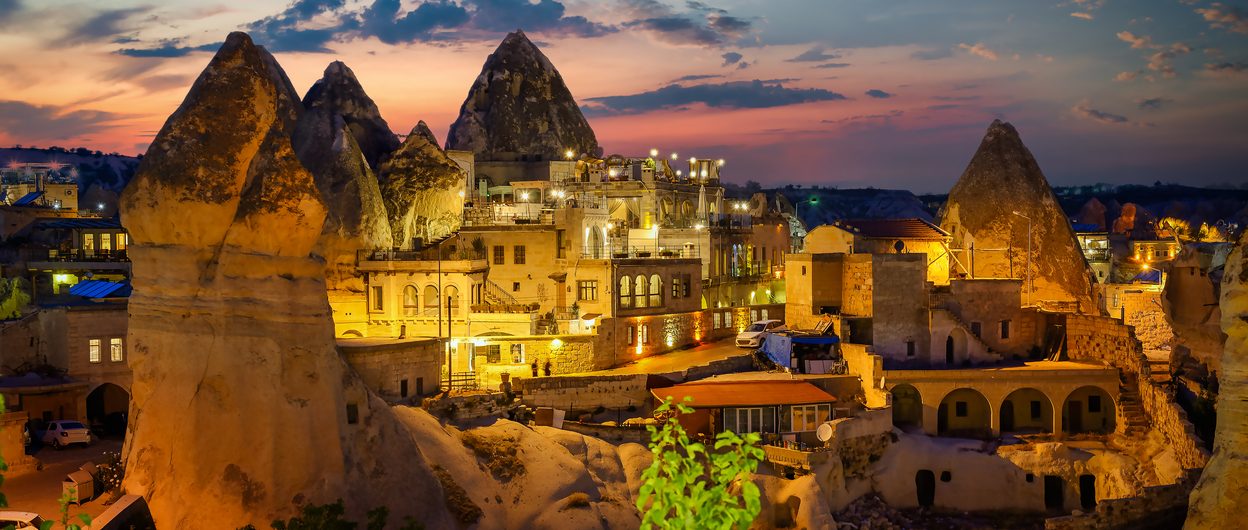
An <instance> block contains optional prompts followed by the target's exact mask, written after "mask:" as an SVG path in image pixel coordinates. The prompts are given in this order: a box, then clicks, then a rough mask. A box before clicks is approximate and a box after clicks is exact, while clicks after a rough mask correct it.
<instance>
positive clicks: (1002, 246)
mask: <svg viewBox="0 0 1248 530" xmlns="http://www.w3.org/2000/svg"><path fill="white" fill-rule="evenodd" d="M939 217H940V227H941V228H943V229H945V230H946V231H948V232H949V233H950V234H952V235H953V244H954V246H955V247H959V248H962V249H963V254H964V256H968V257H969V253H970V252H971V250H970V247H971V245H972V244H973V245H974V248H975V256H974V259H963V260H961V261H962V263H963V265H965V266H967V267H969V266H970V264H971V262H973V263H974V267H975V270H974V271H973V273H972V275H973V276H975V277H979V278H985V277H986V278H1008V277H1011V275H1012V277H1014V278H1019V279H1026V278H1027V269H1028V267H1030V269H1031V285H1030V286H1028V285H1024V286H1023V289H1024V291H1023V292H1024V295H1023V296H1024V299H1025V300H1030V301H1031V302H1033V303H1045V302H1068V303H1069V302H1078V303H1079V305H1080V307H1081V308H1082V309H1083V310H1085V311H1092V310H1094V308H1093V307H1092V305H1091V295H1092V282H1091V272H1090V270H1089V268H1088V264H1087V261H1086V260H1085V259H1084V256H1083V252H1082V250H1081V249H1080V248H1079V243H1078V241H1077V240H1076V239H1075V234H1074V231H1073V230H1072V229H1071V226H1070V221H1069V220H1068V219H1067V218H1066V214H1065V213H1064V212H1063V211H1062V208H1061V206H1060V205H1059V204H1058V202H1057V197H1056V196H1055V195H1054V194H1053V190H1052V188H1050V187H1049V182H1048V180H1047V179H1045V178H1044V173H1043V172H1041V171H1040V166H1039V165H1038V164H1036V159H1035V158H1034V157H1032V155H1031V151H1029V150H1028V149H1027V146H1025V145H1023V141H1022V139H1021V138H1020V137H1019V135H1018V131H1016V130H1015V129H1014V127H1013V126H1012V125H1010V124H1008V123H1003V122H1001V121H1000V120H994V121H993V122H992V125H990V126H989V127H988V131H987V133H986V134H985V135H984V139H983V141H982V142H980V144H979V150H977V151H976V152H975V156H974V157H972V158H971V162H970V164H968V165H967V167H966V171H964V172H963V173H962V177H961V178H959V179H958V182H957V184H955V185H954V186H953V189H952V190H951V191H950V192H949V199H948V201H946V202H945V205H944V207H942V208H941V210H940V215H939ZM1028 219H1030V223H1029V222H1028ZM1029 225H1030V226H1029ZM1029 228H1030V233H1029ZM1029 239H1030V245H1029V244H1028V240H1029ZM1028 247H1030V250H1031V253H1030V255H1029V254H1028ZM958 272H968V271H963V270H959V271H958Z"/></svg>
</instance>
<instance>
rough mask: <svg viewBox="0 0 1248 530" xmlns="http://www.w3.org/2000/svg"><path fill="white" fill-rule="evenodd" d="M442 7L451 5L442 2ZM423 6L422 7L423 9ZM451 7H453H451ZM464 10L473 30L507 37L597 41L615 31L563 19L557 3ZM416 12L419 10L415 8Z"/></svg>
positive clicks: (487, 4)
mask: <svg viewBox="0 0 1248 530" xmlns="http://www.w3.org/2000/svg"><path fill="white" fill-rule="evenodd" d="M441 3H443V4H451V3H450V2H447V1H443V2H441ZM425 5H428V3H426V4H421V6H420V7H424V6H425ZM452 5H453V4H452ZM462 5H463V6H466V7H467V6H471V7H472V8H473V9H472V14H471V15H472V18H471V20H470V21H469V22H470V23H471V24H470V25H471V27H472V28H473V29H477V30H482V31H487V32H495V33H500V34H501V33H507V32H510V31H514V30H515V29H516V28H523V29H524V30H525V31H526V32H533V33H553V34H558V35H569V36H577V37H600V36H602V35H606V34H608V33H613V32H615V31H616V29H615V28H613V27H610V26H605V25H602V24H598V23H596V22H591V21H590V20H589V19H586V18H585V17H580V16H575V17H567V16H564V10H565V8H564V6H563V3H561V2H558V1H557V0H538V1H537V2H531V1H529V0H463V2H462ZM417 9H418V10H419V8H417Z"/></svg>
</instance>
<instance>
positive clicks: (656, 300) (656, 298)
mask: <svg viewBox="0 0 1248 530" xmlns="http://www.w3.org/2000/svg"><path fill="white" fill-rule="evenodd" d="M662 306H663V279H662V278H659V275H658V274H653V275H651V276H650V307H662Z"/></svg>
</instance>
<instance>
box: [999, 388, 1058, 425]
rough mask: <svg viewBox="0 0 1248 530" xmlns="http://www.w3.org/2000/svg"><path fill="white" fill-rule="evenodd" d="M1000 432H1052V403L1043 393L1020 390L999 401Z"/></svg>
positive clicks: (1025, 389)
mask: <svg viewBox="0 0 1248 530" xmlns="http://www.w3.org/2000/svg"><path fill="white" fill-rule="evenodd" d="M998 416H999V420H1000V426H1001V432H1002V433H1007V432H1017V433H1041V432H1052V431H1053V403H1052V402H1051V401H1050V400H1049V396H1047V395H1045V394H1044V392H1041V391H1039V390H1036V389H1034V388H1030V387H1027V388H1020V389H1017V390H1015V391H1013V392H1010V394H1009V395H1007V396H1005V399H1004V400H1002V401H1001V407H1000V411H999V412H998Z"/></svg>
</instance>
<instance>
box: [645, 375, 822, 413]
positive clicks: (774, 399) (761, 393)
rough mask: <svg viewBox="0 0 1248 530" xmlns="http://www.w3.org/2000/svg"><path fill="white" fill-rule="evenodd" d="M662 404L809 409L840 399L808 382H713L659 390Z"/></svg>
mask: <svg viewBox="0 0 1248 530" xmlns="http://www.w3.org/2000/svg"><path fill="white" fill-rule="evenodd" d="M651 394H653V395H654V397H656V398H658V399H659V400H660V401H661V400H664V399H667V398H668V397H671V398H672V400H673V401H675V402H677V403H679V402H680V401H681V400H683V399H684V398H685V397H689V398H692V399H693V401H692V402H691V403H690V404H689V406H691V407H693V408H699V409H701V408H721V407H746V406H760V405H807V404H810V403H833V402H835V401H836V397H835V396H833V395H832V394H829V393H827V392H824V391H823V390H822V389H820V388H819V387H817V386H815V385H812V384H810V383H807V382H805V381H784V380H778V381H709V382H694V383H684V384H680V385H676V386H672V387H668V388H656V389H653V390H651Z"/></svg>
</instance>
